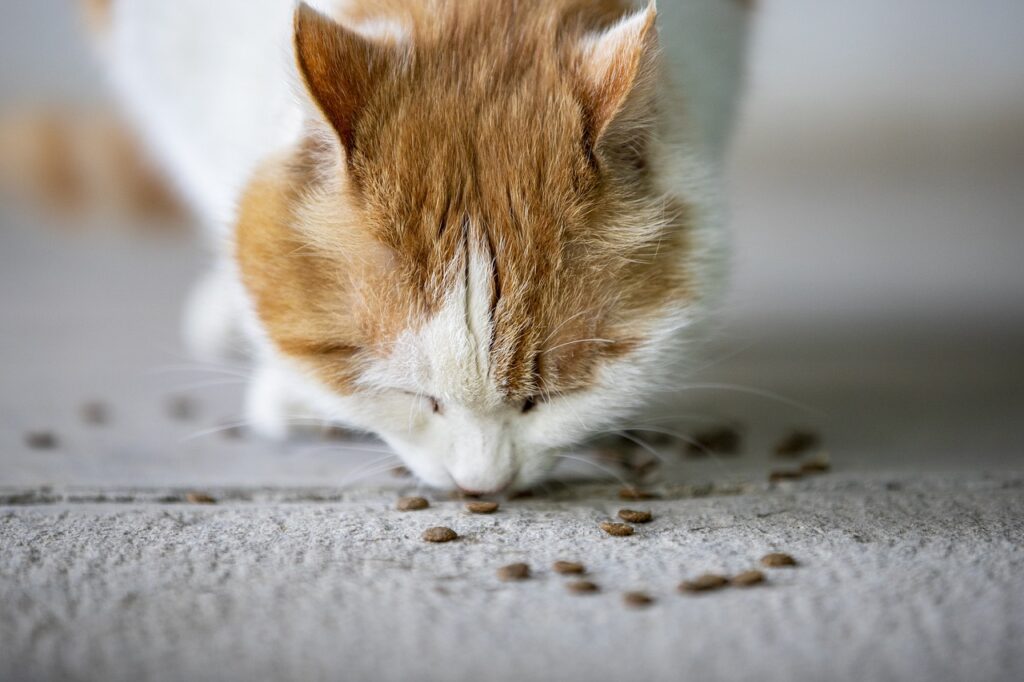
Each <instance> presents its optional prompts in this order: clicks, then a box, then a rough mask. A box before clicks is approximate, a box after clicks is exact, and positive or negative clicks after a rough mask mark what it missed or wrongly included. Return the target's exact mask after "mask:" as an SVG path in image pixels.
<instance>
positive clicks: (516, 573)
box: [498, 563, 530, 582]
mask: <svg viewBox="0 0 1024 682" xmlns="http://www.w3.org/2000/svg"><path fill="white" fill-rule="evenodd" d="M529 577H530V566H529V564H524V563H516V564H509V565H508V566H502V567H501V568H499V569H498V578H499V579H500V580H504V581H506V582H509V581H512V580H526V579H527V578H529Z"/></svg>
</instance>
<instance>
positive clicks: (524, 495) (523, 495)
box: [511, 489, 537, 500]
mask: <svg viewBox="0 0 1024 682" xmlns="http://www.w3.org/2000/svg"><path fill="white" fill-rule="evenodd" d="M536 496H537V494H536V493H535V492H533V491H532V490H530V489H526V490H518V491H516V492H514V493H512V498H511V499H513V500H532V499H533V498H534V497H536Z"/></svg>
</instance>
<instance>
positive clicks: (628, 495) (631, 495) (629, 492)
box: [619, 486, 658, 501]
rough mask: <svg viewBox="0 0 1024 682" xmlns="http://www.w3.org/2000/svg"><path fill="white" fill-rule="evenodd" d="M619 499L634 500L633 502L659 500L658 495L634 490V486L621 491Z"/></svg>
mask: <svg viewBox="0 0 1024 682" xmlns="http://www.w3.org/2000/svg"><path fill="white" fill-rule="evenodd" d="M619 499H620V500H633V501H636V500H656V499H658V496H657V494H655V493H652V492H647V491H645V490H640V489H639V488H634V487H632V486H627V487H625V488H622V489H621V490H619Z"/></svg>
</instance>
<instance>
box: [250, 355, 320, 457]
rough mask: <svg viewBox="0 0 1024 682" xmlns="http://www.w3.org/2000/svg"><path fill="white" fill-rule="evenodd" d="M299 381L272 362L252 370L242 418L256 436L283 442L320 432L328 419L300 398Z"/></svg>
mask: <svg viewBox="0 0 1024 682" xmlns="http://www.w3.org/2000/svg"><path fill="white" fill-rule="evenodd" d="M303 393H304V391H303V384H302V381H301V379H299V378H298V377H296V376H295V374H294V373H293V372H292V371H291V370H289V369H288V368H286V367H283V366H281V365H280V364H279V363H277V362H275V361H273V360H266V361H263V362H261V363H259V364H257V366H256V367H255V370H254V372H253V375H252V379H250V381H249V387H248V391H247V393H246V396H245V418H246V422H247V423H248V424H249V427H250V428H251V429H252V430H253V432H254V433H256V434H257V435H259V436H262V437H264V438H269V439H271V440H285V439H286V438H288V437H289V436H292V435H305V436H309V435H311V434H315V433H317V432H319V431H322V430H323V428H324V426H326V425H327V424H328V419H327V417H326V415H324V414H323V413H322V412H321V411H320V410H319V409H318V408H317V407H316V406H315V405H314V404H313V401H311V400H309V399H307V398H306V397H304V395H303Z"/></svg>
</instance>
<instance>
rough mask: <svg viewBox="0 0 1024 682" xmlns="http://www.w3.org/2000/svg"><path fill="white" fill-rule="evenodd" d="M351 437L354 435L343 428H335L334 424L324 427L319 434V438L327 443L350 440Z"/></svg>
mask: <svg viewBox="0 0 1024 682" xmlns="http://www.w3.org/2000/svg"><path fill="white" fill-rule="evenodd" d="M353 435H354V434H353V433H352V432H351V431H349V430H348V429H346V428H345V427H343V426H337V425H336V424H332V425H330V426H327V427H324V429H323V430H322V431H321V432H320V437H321V438H322V439H323V440H329V441H346V440H352V437H353Z"/></svg>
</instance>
